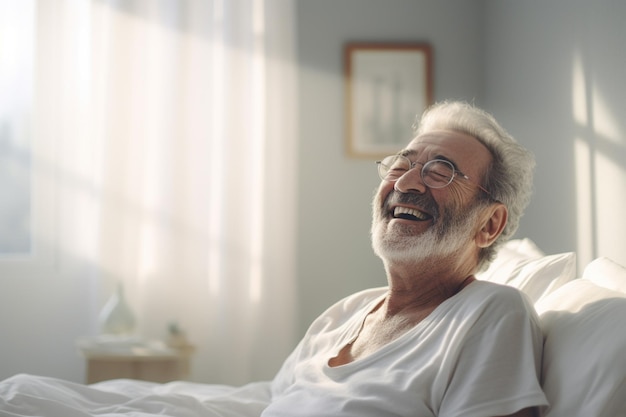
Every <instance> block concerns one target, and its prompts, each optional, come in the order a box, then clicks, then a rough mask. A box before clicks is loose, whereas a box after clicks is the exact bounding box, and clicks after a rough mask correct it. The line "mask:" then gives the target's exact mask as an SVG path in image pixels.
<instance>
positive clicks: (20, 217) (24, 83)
mask: <svg viewBox="0 0 626 417" xmlns="http://www.w3.org/2000/svg"><path fill="white" fill-rule="evenodd" d="M34 16H35V4H34V1H28V0H24V1H18V2H8V1H4V2H0V189H1V190H2V193H0V255H10V256H14V255H27V254H29V253H31V252H32V250H33V247H32V246H33V242H32V235H31V234H32V230H31V229H32V226H31V224H32V205H31V176H32V173H31V168H32V164H31V162H32V158H31V154H30V140H31V130H30V128H29V127H30V123H31V119H32V116H33V114H32V113H33V102H32V100H33V54H34V33H35V30H34V26H33V25H34Z"/></svg>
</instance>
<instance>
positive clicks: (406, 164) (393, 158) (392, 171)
mask: <svg viewBox="0 0 626 417" xmlns="http://www.w3.org/2000/svg"><path fill="white" fill-rule="evenodd" d="M376 164H377V165H378V175H379V176H380V178H381V179H382V180H385V181H389V182H394V181H397V180H398V179H399V178H400V177H401V176H403V175H404V174H405V173H407V172H408V171H409V170H411V169H413V168H415V166H416V165H417V164H420V163H419V162H417V161H416V162H411V160H410V159H409V158H407V157H406V156H404V155H389V156H387V157H385V158H383V159H382V160H380V161H376ZM421 177H422V181H423V182H424V184H426V186H428V187H429V188H444V187H447V186H448V185H450V183H451V182H452V181H454V178H455V177H461V178H463V179H465V180H466V181H468V182H469V183H470V184H473V185H475V186H476V187H478V188H480V189H481V190H482V191H484V192H485V193H487V195H489V196H491V193H490V192H489V191H487V190H486V189H485V188H484V187H482V186H481V185H479V184H477V183H475V182H473V181H471V180H470V179H469V177H468V176H467V175H465V174H464V173H462V172H461V171H459V170H458V169H456V168H455V167H454V165H453V164H452V162H450V161H446V160H445V159H432V160H430V161H428V162H426V163H425V164H424V165H422V171H421Z"/></svg>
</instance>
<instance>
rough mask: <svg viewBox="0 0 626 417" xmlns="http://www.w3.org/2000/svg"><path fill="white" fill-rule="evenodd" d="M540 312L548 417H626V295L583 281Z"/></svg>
mask: <svg viewBox="0 0 626 417" xmlns="http://www.w3.org/2000/svg"><path fill="white" fill-rule="evenodd" d="M535 307H536V309H537V312H538V313H539V316H540V318H541V325H542V328H543V332H544V352H543V366H542V385H543V389H544V392H545V394H546V397H547V398H548V401H549V403H550V406H549V407H547V408H544V409H543V410H542V416H543V417H605V416H606V417H611V416H613V417H616V416H626V320H625V318H626V294H625V293H623V292H618V291H612V290H610V289H607V288H603V287H601V286H599V285H596V284H595V283H593V282H591V281H590V280H587V279H577V280H574V281H571V282H569V283H567V284H565V285H564V286H563V287H561V288H559V289H558V290H556V291H555V292H553V293H552V294H550V295H548V296H547V297H546V298H545V299H543V300H541V301H540V302H538V303H537V304H536V305H535Z"/></svg>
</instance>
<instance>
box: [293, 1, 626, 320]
mask: <svg viewBox="0 0 626 417" xmlns="http://www.w3.org/2000/svg"><path fill="white" fill-rule="evenodd" d="M297 4H298V11H297V13H298V16H297V17H298V35H299V39H298V47H299V61H300V65H301V66H302V68H301V72H300V80H299V87H300V92H299V93H300V97H299V103H300V128H299V129H300V168H301V169H300V171H299V175H300V178H299V187H300V189H299V196H298V198H299V223H298V224H299V238H298V279H299V296H300V301H299V305H300V309H301V314H300V324H301V329H300V330H301V332H304V331H305V330H306V328H307V326H308V324H309V323H310V321H311V320H312V319H314V318H315V317H316V316H317V315H318V314H319V313H320V312H321V311H322V310H323V309H324V308H326V307H327V306H328V305H330V304H331V303H333V302H334V301H336V300H337V299H339V298H340V297H342V296H344V295H346V294H349V293H351V292H354V291H357V290H359V289H362V288H366V287H370V286H376V285H384V284H385V277H384V273H383V269H382V266H381V263H380V262H379V260H378V259H377V258H375V257H374V255H373V254H372V251H371V249H370V243H369V222H370V200H371V196H372V192H373V190H374V188H375V187H376V186H377V184H378V179H377V175H376V172H375V167H374V162H373V161H371V160H355V159H350V158H348V157H347V156H346V154H345V149H344V120H345V114H344V92H343V79H342V71H343V68H342V61H341V50H342V47H343V45H344V44H345V43H346V42H347V41H355V40H359V41H407V40H410V41H424V42H429V43H430V44H431V45H432V46H433V49H434V81H435V85H434V97H435V100H442V99H465V100H470V101H474V102H475V103H476V104H477V105H480V106H482V107H485V108H486V109H487V110H489V111H491V112H492V113H494V114H495V115H496V117H497V118H498V119H499V120H500V121H501V122H502V124H503V125H504V126H505V127H506V128H507V129H508V130H510V131H511V133H512V134H513V135H514V136H516V137H517V138H518V140H519V141H520V142H522V143H523V144H524V145H525V146H527V147H528V148H530V149H531V150H532V151H533V152H534V153H535V155H536V158H537V164H538V165H537V170H536V177H535V196H534V200H533V202H532V203H531V206H530V207H529V209H528V211H527V214H526V216H525V218H524V219H523V221H522V224H521V226H520V229H519V231H518V233H517V236H518V237H529V238H531V239H533V240H534V241H535V242H536V243H537V244H538V245H539V247H540V248H541V249H543V250H544V251H545V252H546V253H558V252H564V251H576V252H577V253H578V257H579V273H581V272H582V267H583V266H584V265H586V264H587V263H588V261H590V260H591V259H593V258H595V257H598V256H610V257H612V258H613V259H615V260H617V261H619V262H621V263H622V264H625V265H626V250H625V248H626V238H624V237H621V236H626V221H625V220H622V218H624V216H623V215H622V214H621V213H620V212H619V211H621V210H620V209H621V208H622V207H623V206H624V205H625V204H626V201H624V200H626V197H624V190H625V189H626V174H625V173H624V169H623V166H624V163H625V162H626V150H625V149H626V143H625V140H624V137H625V136H626V134H625V132H626V126H624V124H625V123H626V122H625V120H626V118H625V117H624V104H623V103H624V102H626V83H625V82H624V81H623V78H624V74H626V52H625V51H626V48H625V47H624V45H626V25H624V24H623V22H625V21H626V2H623V1H619V0H598V1H594V2H591V1H576V0H525V1H515V0H485V1H480V0H476V1H447V0H444V1H437V0H432V1H431V0H406V1H403V0H299V1H298V3H297ZM577 63H578V64H577ZM578 67H580V68H579V69H577V68H578ZM577 71H578V72H580V71H582V73H583V77H582V81H580V80H579V82H578V83H577V82H576V79H577V78H576V77H577V75H576V73H577ZM579 78H580V77H579ZM581 89H582V92H580V90H581ZM581 94H582V95H583V96H584V97H583V98H582V102H581V98H580V97H578V99H577V100H575V97H576V96H577V95H578V96H580V95H581ZM581 106H582V107H583V110H580V109H578V108H580V107H581ZM604 108H607V109H610V110H609V111H608V112H607V111H602V110H603V109H604ZM576 109H578V110H576ZM576 111H577V112H579V113H580V112H581V111H582V112H583V114H584V116H585V117H586V123H583V124H581V122H580V121H579V120H576V117H574V113H575V112H576ZM606 118H609V119H610V120H609V121H606V120H605V119H606ZM607 126H608V127H607ZM603 129H604V130H610V131H611V134H609V135H607V134H606V133H604V134H600V133H599V131H601V130H603ZM581 140H582V142H581ZM576 141H578V142H576ZM577 144H578V145H577ZM581 144H582V146H583V150H584V151H585V152H587V153H588V154H585V153H584V152H583V157H582V162H583V163H584V164H583V165H585V164H587V165H589V167H590V168H589V169H588V171H585V170H583V169H581V166H580V162H581V156H580V152H578V153H577V152H576V147H577V146H578V147H579V148H580V145H581ZM578 150H579V151H580V149H578ZM585 155H586V156H585ZM577 158H578V159H577ZM607 159H608V161H607ZM576 161H578V162H576ZM603 166H609V168H610V169H604V171H606V172H604V171H603V168H602V167H603ZM611 169H612V171H611ZM603 172H604V173H603ZM615 174H617V175H615ZM588 181H590V182H591V184H590V185H585V183H586V182H588ZM598 184H600V185H602V184H608V185H609V186H610V188H608V189H606V188H605V189H603V188H601V187H599V186H598ZM620 235H621V236H620Z"/></svg>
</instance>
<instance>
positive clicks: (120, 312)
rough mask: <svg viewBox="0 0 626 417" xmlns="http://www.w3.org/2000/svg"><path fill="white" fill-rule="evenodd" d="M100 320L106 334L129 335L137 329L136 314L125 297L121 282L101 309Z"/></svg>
mask: <svg viewBox="0 0 626 417" xmlns="http://www.w3.org/2000/svg"><path fill="white" fill-rule="evenodd" d="M99 321H100V329H101V331H102V333H104V334H114V335H128V334H131V333H132V332H133V330H134V329H135V316H134V315H133V312H132V311H131V309H130V307H129V306H128V303H127V302H126V299H125V298H124V287H123V286H122V284H121V283H118V285H117V289H116V291H115V292H114V293H113V295H112V296H111V298H109V300H108V301H107V302H106V304H105V305H104V307H103V308H102V310H101V311H100V316H99Z"/></svg>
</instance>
